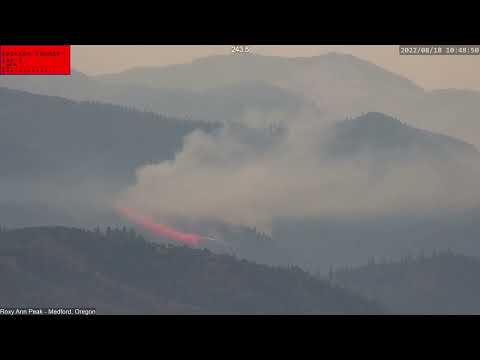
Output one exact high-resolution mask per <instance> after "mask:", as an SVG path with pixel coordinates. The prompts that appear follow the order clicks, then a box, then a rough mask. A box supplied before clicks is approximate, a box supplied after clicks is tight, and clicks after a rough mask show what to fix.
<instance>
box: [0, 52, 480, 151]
mask: <svg viewBox="0 0 480 360" xmlns="http://www.w3.org/2000/svg"><path fill="white" fill-rule="evenodd" d="M259 84H261V85H259ZM0 86H6V87H10V88H15V89H20V90H26V91H31V92H34V93H39V94H46V95H54V96H63V97H67V98H70V99H75V100H96V101H102V102H108V103H114V104H121V105H128V106H133V107H136V108H139V109H142V110H143V109H147V110H150V111H155V112H159V113H161V114H165V115H170V116H175V117H187V118H192V119H193V120H195V119H200V120H209V121H222V122H223V121H224V122H243V121H245V122H250V123H254V122H255V121H258V124H257V125H258V126H263V125H264V124H265V122H267V123H272V122H273V123H286V122H288V121H294V120H295V118H298V117H300V116H311V117H314V118H317V119H318V121H325V122H329V121H338V120H341V119H343V118H345V117H347V116H349V117H355V116H358V115H360V114H361V113H363V112H365V113H366V112H381V113H386V114H389V115H392V116H395V117H397V118H399V119H402V121H404V122H406V123H407V124H409V125H412V126H415V127H418V128H422V129H425V130H430V131H434V132H438V133H443V134H447V135H451V136H454V137H457V138H459V139H462V140H464V141H467V142H469V143H472V144H474V145H476V146H479V145H480V122H479V121H477V119H478V114H479V110H480V109H479V106H480V105H479V104H480V93H479V92H476V91H469V90H457V89H443V90H435V91H427V90H425V89H423V88H421V87H419V86H417V85H416V84H415V83H414V82H412V81H411V80H409V79H407V78H405V77H402V76H400V75H397V74H394V73H391V72H389V71H386V70H385V69H382V68H381V67H379V66H377V65H375V64H372V63H370V62H368V61H364V60H361V59H359V58H356V57H354V56H351V55H346V54H339V53H330V54H326V55H321V56H315V57H309V58H281V57H274V56H260V55H254V54H248V55H245V56H235V55H228V56H212V57H207V58H202V59H198V60H195V61H193V62H191V63H188V64H180V65H170V66H163V67H146V68H134V69H131V70H127V71H124V72H121V73H117V74H108V75H101V76H94V77H89V76H86V75H84V74H81V73H78V72H74V73H73V75H72V77H70V78H61V77H48V76H46V77H28V76H26V77H22V78H18V77H9V76H3V77H2V78H0ZM252 89H254V90H253V92H251V91H250V90H252ZM239 94H241V95H242V96H238V95H239ZM253 94H255V95H254V96H251V95H253ZM244 96H245V97H246V98H248V99H250V101H249V103H246V102H245V101H244V100H243V99H244ZM287 98H288V99H287ZM271 99H276V100H275V101H273V102H270V100H271ZM209 104H215V105H216V106H215V107H213V108H212V107H211V106H209ZM299 108H301V109H302V111H301V112H298V109H299ZM318 115H321V116H318ZM266 119H267V120H266Z"/></svg>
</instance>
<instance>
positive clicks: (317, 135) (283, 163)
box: [120, 113, 480, 232]
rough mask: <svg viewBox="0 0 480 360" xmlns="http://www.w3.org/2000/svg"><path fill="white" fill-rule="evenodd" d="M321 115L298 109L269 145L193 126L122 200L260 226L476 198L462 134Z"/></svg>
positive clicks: (140, 174)
mask: <svg viewBox="0 0 480 360" xmlns="http://www.w3.org/2000/svg"><path fill="white" fill-rule="evenodd" d="M322 124H324V122H322V121H321V120H320V119H311V118H308V117H306V118H305V119H301V120H299V119H296V121H295V122H292V123H291V126H290V127H289V128H288V131H286V132H285V133H283V134H281V135H273V136H274V137H275V139H274V141H271V142H270V144H269V146H268V147H265V146H261V144H262V143H263V141H262V140H261V139H260V140H259V141H258V142H257V143H251V142H248V141H245V137H244V136H242V135H239V133H238V132H237V131H236V130H235V129H231V128H229V127H226V128H225V129H224V130H223V131H220V132H217V133H215V134H206V133H204V132H201V131H197V132H194V133H192V134H190V135H188V136H187V137H186V139H185V142H184V147H183V149H182V151H181V152H179V153H178V154H177V155H176V157H175V159H174V160H173V161H168V162H161V163H158V164H153V165H147V166H143V167H140V168H139V169H138V170H137V181H136V184H135V185H133V186H131V187H130V188H128V190H127V191H126V192H124V193H123V194H122V195H121V197H120V202H121V203H122V204H126V205H127V206H129V207H131V208H133V209H138V210H141V211H144V212H146V213H148V214H150V215H151V216H153V217H156V218H159V219H163V218H169V217H187V218H195V219H205V220H212V219H213V220H217V221H224V222H228V223H234V224H242V225H247V226H255V227H257V228H260V229H262V230H263V231H267V232H269V231H270V230H271V224H272V220H273V219H274V218H276V217H317V216H337V215H338V216H356V215H375V214H382V215H385V214H397V213H398V214H405V213H407V214H415V213H425V212H426V213H428V212H432V211H441V210H445V209H448V210H453V209H459V208H460V209H461V208H469V207H475V206H477V205H478V200H479V196H478V195H479V194H478V191H477V187H476V184H477V181H478V179H479V174H480V172H479V166H478V158H477V155H478V153H477V152H476V150H475V149H474V148H473V147H470V146H468V144H465V143H462V142H459V141H456V140H454V139H452V138H448V137H445V136H441V135H436V134H432V133H428V132H425V131H420V130H417V129H414V128H412V127H409V126H406V125H404V124H403V123H401V122H400V121H398V120H395V119H392V118H389V117H388V116H385V115H383V114H377V113H371V114H367V115H364V116H361V117H359V118H358V119H354V120H350V121H349V122H343V123H341V124H346V125H342V127H339V126H326V125H322ZM344 128H347V130H348V131H344ZM372 132H373V133H372ZM365 134H367V135H368V134H369V135H368V136H366V135H365ZM266 136H268V135H266ZM375 139H383V140H382V141H383V142H382V143H378V142H376V141H375ZM352 146H353V148H352ZM339 149H340V150H339Z"/></svg>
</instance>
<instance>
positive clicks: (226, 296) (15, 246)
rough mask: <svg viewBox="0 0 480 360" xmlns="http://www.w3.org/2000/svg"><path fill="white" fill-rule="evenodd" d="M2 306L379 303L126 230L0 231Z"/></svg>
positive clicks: (356, 307) (356, 306) (194, 309)
mask: <svg viewBox="0 0 480 360" xmlns="http://www.w3.org/2000/svg"><path fill="white" fill-rule="evenodd" d="M0 254H1V255H0V268H1V271H0V278H1V279H0V282H1V283H2V291H1V293H0V305H1V306H69V307H75V306H88V307H96V308H97V310H98V312H100V313H203V314H205V313H210V314H217V313H223V314H313V313H318V314H324V313H325V314H333V313H335V314H365V313H377V312H379V311H381V308H380V307H379V306H378V305H376V304H374V303H373V302H369V301H366V300H364V299H362V298H361V297H359V296H356V295H353V294H351V293H349V292H348V291H345V290H342V289H340V288H337V287H335V286H331V285H330V284H329V283H328V282H326V281H323V280H317V279H315V278H314V277H312V276H310V275H308V274H307V273H305V272H303V271H302V270H300V269H298V268H274V267H268V266H264V265H256V264H253V263H250V262H247V261H244V260H243V261H240V260H237V259H236V258H234V257H231V256H227V255H215V254H213V253H211V252H209V251H207V250H194V249H190V248H187V247H173V246H170V247H168V246H159V245H154V244H151V243H148V242H146V241H144V240H143V239H142V238H141V237H139V236H137V235H136V234H135V233H134V232H132V231H127V230H110V229H107V231H106V232H105V233H103V232H100V231H85V230H79V229H73V228H63V227H43V228H24V229H18V230H3V231H1V232H0Z"/></svg>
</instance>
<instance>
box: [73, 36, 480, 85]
mask: <svg viewBox="0 0 480 360" xmlns="http://www.w3.org/2000/svg"><path fill="white" fill-rule="evenodd" d="M250 48H251V50H252V52H255V53H259V54H264V55H277V56H288V57H299V56H314V55H319V54H322V53H326V52H330V51H336V52H343V53H349V54H352V55H355V56H358V57H360V58H363V59H366V60H369V61H371V62H373V63H375V64H377V65H380V66H382V67H384V68H386V69H388V70H390V71H393V72H395V73H398V74H402V75H404V76H406V77H408V78H410V79H411V80H413V81H415V82H416V83H417V84H418V85H420V86H423V87H425V88H427V89H438V88H460V89H462V88H466V89H477V90H480V56H399V54H398V46H397V45H253V46H252V45H251V46H250ZM230 51H231V46H228V45H191V46H190V45H147V46H145V45H142V46H140V45H122V46H113V45H76V46H74V47H73V49H72V66H73V67H74V68H75V69H77V70H79V71H82V72H84V73H86V74H90V75H94V74H102V73H112V72H118V71H122V70H125V69H128V68H131V67H136V66H161V65H168V64H175V63H185V62H190V61H191V60H192V59H194V58H199V57H204V56H209V55H215V54H229V53H230Z"/></svg>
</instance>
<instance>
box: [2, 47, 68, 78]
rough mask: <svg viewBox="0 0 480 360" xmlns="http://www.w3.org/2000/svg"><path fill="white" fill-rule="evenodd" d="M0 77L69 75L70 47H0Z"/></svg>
mask: <svg viewBox="0 0 480 360" xmlns="http://www.w3.org/2000/svg"><path fill="white" fill-rule="evenodd" d="M0 75H70V45H0Z"/></svg>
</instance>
